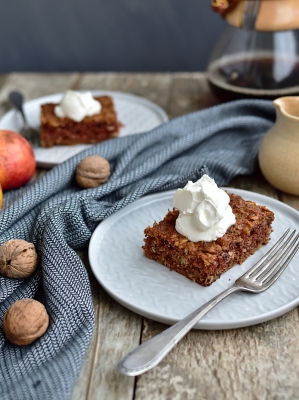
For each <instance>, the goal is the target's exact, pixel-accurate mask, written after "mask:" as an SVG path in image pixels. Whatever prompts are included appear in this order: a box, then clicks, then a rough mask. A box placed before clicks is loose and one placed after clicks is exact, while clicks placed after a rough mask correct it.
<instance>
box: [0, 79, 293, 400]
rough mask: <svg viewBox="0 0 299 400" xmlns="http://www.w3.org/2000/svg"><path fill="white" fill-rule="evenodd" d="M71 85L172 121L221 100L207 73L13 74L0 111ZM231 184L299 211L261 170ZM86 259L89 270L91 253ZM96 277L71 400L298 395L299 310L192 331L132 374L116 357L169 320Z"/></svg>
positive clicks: (0, 83) (2, 84)
mask: <svg viewBox="0 0 299 400" xmlns="http://www.w3.org/2000/svg"><path fill="white" fill-rule="evenodd" d="M69 88H70V89H77V90H116V91H121V92H128V93H133V94H136V95H139V96H142V97H145V98H147V99H150V100H152V101H154V102H155V103H157V104H159V105H160V106H161V107H162V108H163V109H164V110H165V111H166V112H167V114H168V116H169V118H174V117H176V116H179V115H182V114H186V113H188V112H192V111H196V110H200V109H203V108H206V107H209V106H212V105H215V104H217V100H216V98H215V97H214V96H213V95H212V94H211V93H210V91H209V86H208V84H207V81H206V77H205V75H204V74H203V73H155V74H149V73H142V74H141V73H140V74H139V73H83V74H79V73H65V74H62V73H53V74H39V73H38V74H32V73H26V74H25V73H21V74H19V73H11V74H7V75H2V76H0V116H2V115H3V114H4V113H5V112H6V111H7V110H9V109H10V105H9V103H8V101H7V97H8V93H9V92H10V90H13V89H18V90H21V91H22V92H23V93H24V95H25V96H26V99H27V100H30V99H33V98H37V97H40V96H45V95H47V94H52V93H58V92H63V91H65V90H66V89H69ZM44 173H46V171H45V170H38V171H37V174H44ZM229 186H231V187H238V188H241V189H246V190H251V191H254V192H258V193H262V194H265V195H267V196H270V197H273V198H276V199H279V200H280V201H283V202H284V203H287V204H289V205H290V206H292V207H294V208H296V209H299V197H295V196H291V195H287V194H284V193H281V192H279V191H277V190H275V189H274V188H273V187H272V186H270V185H269V184H267V183H266V182H265V180H264V179H263V177H262V176H261V174H260V173H259V172H257V173H256V174H254V175H252V176H244V177H241V176H240V177H237V178H235V179H234V180H233V181H232V182H231V183H230V184H229ZM80 256H81V257H82V259H83V261H84V263H85V264H86V267H87V269H88V270H89V272H90V268H89V266H88V260H87V251H86V250H83V251H81V252H80ZM90 282H91V286H92V293H93V302H94V309H95V314H96V326H95V330H94V335H93V339H92V342H91V344H90V346H89V350H88V353H87V355H86V358H85V362H84V364H83V366H82V370H81V373H80V375H79V378H78V381H77V384H76V386H75V388H74V392H73V396H72V400H85V399H88V400H94V399H98V400H100V399H101V400H116V399H117V400H119V399H121V400H133V399H134V400H158V399H159V400H160V399H167V400H179V399H199V400H204V399H205V400H212V399H213V400H221V399H240V400H244V399H245V400H247V399H267V400H269V399H272V400H274V399H275V400H283V399H299V379H298V375H299V316H298V308H295V309H294V310H292V311H290V312H288V313H287V314H285V315H283V316H281V317H279V318H276V319H274V320H272V321H269V322H265V323H262V324H259V325H256V326H251V327H247V328H241V329H232V330H218V331H203V330H193V331H191V332H190V333H189V334H187V336H186V337H185V338H184V339H183V340H182V341H181V342H180V343H179V344H178V345H177V346H176V347H175V348H174V349H173V351H172V352H171V353H170V354H169V355H168V356H167V357H166V358H165V359H164V360H163V361H162V362H161V363H160V364H159V365H158V366H157V367H156V368H154V369H153V370H151V371H149V372H147V373H145V374H143V375H142V376H140V377H138V378H134V377H127V376H124V375H121V374H120V373H119V372H118V371H117V369H116V364H117V362H118V360H119V359H120V358H121V357H122V356H123V355H125V354H126V353H127V352H128V351H129V350H131V349H133V348H134V347H136V346H137V345H138V344H139V343H140V342H143V341H145V340H147V339H149V338H151V337H152V336H153V335H156V334H158V333H159V332H161V331H162V330H164V329H165V328H166V325H164V324H162V323H158V322H155V321H152V320H150V319H147V318H143V317H141V316H139V315H137V314H135V313H134V312H132V311H130V310H128V309H126V308H124V307H123V306H121V305H120V304H118V303H117V302H115V301H114V300H113V299H112V298H111V297H110V296H109V295H108V294H106V293H105V291H104V290H103V289H102V288H101V286H100V285H99V283H98V282H97V281H96V280H95V278H94V277H93V275H92V273H91V272H90Z"/></svg>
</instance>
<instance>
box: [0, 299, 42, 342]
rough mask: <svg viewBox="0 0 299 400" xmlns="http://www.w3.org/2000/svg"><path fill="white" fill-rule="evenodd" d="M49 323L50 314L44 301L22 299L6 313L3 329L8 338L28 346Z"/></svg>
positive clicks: (40, 334)
mask: <svg viewBox="0 0 299 400" xmlns="http://www.w3.org/2000/svg"><path fill="white" fill-rule="evenodd" d="M48 325H49V316H48V313H47V311H46V309H45V307H44V305H43V304H42V303H40V302H39V301H36V300H34V299H21V300H17V301H16V302H15V303H13V304H12V305H11V306H10V307H9V309H8V310H7V311H6V313H5V314H4V318H3V330H4V333H5V336H6V337H7V339H8V340H9V341H10V342H11V343H12V344H16V345H18V346H26V345H27V344H30V343H32V342H34V340H36V339H38V338H39V337H40V336H42V335H43V334H44V333H45V332H46V330H47V328H48Z"/></svg>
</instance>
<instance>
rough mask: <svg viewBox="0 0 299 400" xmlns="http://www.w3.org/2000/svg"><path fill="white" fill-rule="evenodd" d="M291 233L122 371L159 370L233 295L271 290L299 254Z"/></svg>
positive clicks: (124, 362)
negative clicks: (174, 348)
mask: <svg viewBox="0 0 299 400" xmlns="http://www.w3.org/2000/svg"><path fill="white" fill-rule="evenodd" d="M289 232H290V229H288V230H287V231H286V232H285V233H284V234H283V235H282V237H281V238H280V239H279V240H278V241H277V242H276V243H275V245H274V246H273V247H272V248H271V249H270V250H269V251H268V252H267V253H266V254H265V255H264V256H263V257H262V258H261V259H260V260H259V261H258V262H257V263H256V264H255V265H254V266H253V267H252V268H250V269H249V270H248V271H247V272H246V273H245V274H244V275H242V276H240V278H238V279H237V280H236V281H235V283H234V285H233V286H231V287H229V288H228V289H226V290H224V291H223V292H222V293H220V294H218V295H217V296H216V297H214V298H213V299H211V300H210V301H208V302H207V303H206V304H204V305H203V306H201V307H199V308H198V309H197V310H195V311H193V312H192V313H191V314H190V315H188V316H187V317H185V318H184V319H182V320H181V321H179V322H177V323H176V324H175V325H173V326H171V327H169V328H168V329H166V330H165V331H164V332H162V333H160V334H159V335H157V336H154V337H153V338H152V339H149V340H148V341H146V342H145V343H143V344H142V345H140V346H138V347H137V348H136V349H135V350H133V351H131V352H130V353H129V354H128V355H126V356H125V357H124V358H122V359H121V360H120V361H119V363H118V364H117V368H118V369H119V371H120V372H122V373H123V374H125V375H129V376H137V375H141V374H142V373H144V372H146V371H148V370H150V369H151V368H153V367H155V366H156V365H157V364H159V362H160V361H161V360H162V359H163V358H164V357H165V356H166V355H167V354H168V353H169V352H170V350H171V349H172V348H173V347H174V346H175V345H176V344H177V343H178V342H179V341H180V340H181V339H182V338H183V337H184V336H185V335H186V334H187V333H188V332H189V331H190V330H191V329H192V327H193V326H194V325H195V324H196V323H197V322H198V321H199V320H200V319H201V318H202V317H203V316H204V315H206V314H207V313H208V312H209V311H210V310H211V309H212V308H213V307H215V306H216V305H217V304H218V303H219V302H220V301H222V300H223V299H225V298H226V297H227V296H229V295H230V294H231V293H233V292H236V291H239V290H243V291H247V292H252V293H260V292H263V291H264V290H266V289H268V288H269V287H270V286H271V285H272V284H273V283H274V282H275V281H276V280H277V279H278V278H279V277H280V275H281V274H282V273H283V271H284V270H285V269H286V267H287V266H288V264H289V263H290V261H291V260H292V258H293V257H294V256H295V254H296V252H297V251H298V248H299V242H298V238H299V234H297V235H296V236H295V238H294V239H293V240H292V238H293V236H294V235H295V232H296V231H295V230H294V231H293V232H292V233H291V234H290V235H289ZM288 235H289V236H288ZM286 257H287V258H286Z"/></svg>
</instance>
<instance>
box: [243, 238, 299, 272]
mask: <svg viewBox="0 0 299 400" xmlns="http://www.w3.org/2000/svg"><path fill="white" fill-rule="evenodd" d="M295 232H296V230H294V231H293V232H292V233H291V235H290V236H289V237H288V239H287V240H286V241H285V242H284V243H283V244H282V245H281V246H280V248H279V249H278V250H277V251H276V252H275V253H274V255H273V256H272V257H271V258H270V260H269V261H268V262H267V264H265V265H264V266H263V268H261V269H260V270H259V271H258V272H257V274H256V275H255V276H254V279H255V280H257V279H258V278H259V277H260V276H262V275H263V273H264V272H265V271H267V270H268V268H269V266H270V265H271V264H273V262H274V261H275V260H277V261H278V262H281V261H282V260H283V259H284V258H285V256H286V255H287V254H288V253H289V251H290V249H291V248H292V247H293V246H294V244H295V242H296V240H297V238H298V235H297V236H296V237H295V239H294V240H293V242H292V244H291V245H290V246H289V247H288V248H287V249H286V250H285V248H286V247H287V245H288V244H289V243H290V240H291V239H292V237H293V236H294V234H295ZM283 250H285V252H284V253H283V254H282V255H281V256H280V258H278V256H279V255H280V253H281V252H282V251H283ZM275 265H277V264H275ZM274 269H275V268H274ZM268 275H269V273H268ZM251 278H253V276H251Z"/></svg>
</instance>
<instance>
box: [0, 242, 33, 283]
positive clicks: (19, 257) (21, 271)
mask: <svg viewBox="0 0 299 400" xmlns="http://www.w3.org/2000/svg"><path fill="white" fill-rule="evenodd" d="M37 266H38V255H37V253H36V250H35V247H34V245H33V244H32V243H29V242H26V240H22V239H11V240H8V241H7V242H5V243H3V245H2V246H0V274H1V275H3V276H6V277H7V278H16V279H18V278H26V277H27V276H29V275H31V274H32V273H33V272H34V271H35V270H36V268H37Z"/></svg>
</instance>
